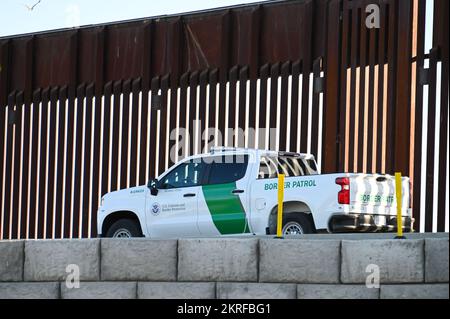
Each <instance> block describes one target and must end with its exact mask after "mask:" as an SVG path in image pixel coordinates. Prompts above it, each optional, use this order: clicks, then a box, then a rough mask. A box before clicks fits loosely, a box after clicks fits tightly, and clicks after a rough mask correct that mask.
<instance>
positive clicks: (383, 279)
mask: <svg viewBox="0 0 450 319" xmlns="http://www.w3.org/2000/svg"><path fill="white" fill-rule="evenodd" d="M330 238H331V239H325V240H322V239H283V240H279V239H273V238H220V239H217V238H202V239H179V240H176V239H173V240H151V239H144V238H139V239H82V240H79V239H77V240H25V241H23V240H22V241H20V240H17V241H0V299H2V298H120V299H122V298H150V299H151V298H173V299H195V298H201V299H209V298H219V299H251V298H258V299H276V298H281V299H295V298H305V299H317V298H332V299H344V298H349V299H378V298H388V299H395V298H433V299H434V298H449V280H448V277H449V276H448V274H449V260H448V259H449V247H448V242H449V239H448V234H447V235H446V236H445V237H443V238H426V239H406V240H389V239H375V240H348V239H335V238H336V237H330ZM333 238H334V239H333ZM68 265H76V266H77V267H78V269H79V279H80V283H79V287H78V288H71V286H70V285H67V284H66V280H69V279H71V278H72V277H73V275H74V273H73V272H72V270H73V268H70V266H69V267H68ZM369 265H372V266H369ZM373 265H376V267H378V270H376V271H377V272H379V278H380V286H379V287H376V288H367V287H366V280H367V278H368V276H369V275H371V274H373V271H374V270H373V269H374V268H373V267H374V266H373ZM368 266H369V271H368V268H367V267H368ZM72 267H73V266H72ZM371 267H372V268H371ZM71 276H72V277H71ZM70 283H72V284H73V282H72V281H70V280H69V284H70Z"/></svg>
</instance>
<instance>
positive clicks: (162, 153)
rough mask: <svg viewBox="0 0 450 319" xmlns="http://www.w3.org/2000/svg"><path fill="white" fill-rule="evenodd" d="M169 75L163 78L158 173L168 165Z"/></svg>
mask: <svg viewBox="0 0 450 319" xmlns="http://www.w3.org/2000/svg"><path fill="white" fill-rule="evenodd" d="M169 81H170V77H169V75H165V76H163V77H162V79H161V102H162V104H161V117H160V123H159V165H158V175H159V174H161V173H163V172H164V171H165V170H166V169H167V167H165V164H166V158H167V156H168V154H166V146H167V143H168V138H169V136H168V135H167V119H168V116H169V112H170V110H169V108H170V105H169V104H168V90H169V84H170V82H169Z"/></svg>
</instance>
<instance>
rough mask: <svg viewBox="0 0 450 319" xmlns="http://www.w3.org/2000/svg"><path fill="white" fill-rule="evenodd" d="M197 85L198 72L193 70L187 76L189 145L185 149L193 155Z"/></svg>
mask: <svg viewBox="0 0 450 319" xmlns="http://www.w3.org/2000/svg"><path fill="white" fill-rule="evenodd" d="M197 85H198V72H193V73H192V74H191V76H190V78H189V90H190V92H189V106H188V107H189V119H188V125H189V131H188V132H186V133H188V134H189V135H188V138H189V146H188V150H187V153H186V154H187V155H193V154H194V145H195V144H194V143H195V127H194V124H195V123H194V120H195V117H196V115H197V114H196V105H197Z"/></svg>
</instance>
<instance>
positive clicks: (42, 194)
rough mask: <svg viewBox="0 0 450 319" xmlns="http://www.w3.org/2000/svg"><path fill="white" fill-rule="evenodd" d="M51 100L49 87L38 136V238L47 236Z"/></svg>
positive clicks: (43, 93) (44, 100)
mask: <svg viewBox="0 0 450 319" xmlns="http://www.w3.org/2000/svg"><path fill="white" fill-rule="evenodd" d="M48 102H49V89H48V88H47V89H45V90H43V91H42V105H41V110H40V111H41V113H42V115H41V119H40V122H41V125H40V127H41V129H40V133H39V136H38V138H39V139H40V142H41V148H40V160H39V163H40V164H39V166H40V167H39V195H38V196H39V206H38V230H37V238H45V234H44V222H46V221H45V217H44V216H45V214H46V213H47V212H46V211H45V206H44V205H45V188H46V185H45V179H46V172H45V167H46V160H47V158H46V152H47V112H48V110H49V108H48Z"/></svg>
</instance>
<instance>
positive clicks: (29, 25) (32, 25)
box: [0, 0, 260, 37]
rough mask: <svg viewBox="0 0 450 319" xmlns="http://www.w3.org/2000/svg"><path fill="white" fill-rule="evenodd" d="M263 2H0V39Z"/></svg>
mask: <svg viewBox="0 0 450 319" xmlns="http://www.w3.org/2000/svg"><path fill="white" fill-rule="evenodd" d="M258 1H260V0H163V1H161V0H127V1H124V0H41V3H39V4H38V5H36V6H35V7H34V9H33V10H29V9H28V8H27V7H26V6H29V7H31V6H32V5H33V4H35V3H36V2H38V0H0V37H1V36H8V35H14V34H22V33H30V32H37V31H44V30H52V29H60V28H67V27H74V26H83V25H88V24H96V23H103V22H111V21H120V20H127V19H134V18H142V17H151V16H157V15H164V14H174V13H181V12H188V11H196V10H203V9H209V8H216V7H222V6H229V5H236V4H242V3H251V2H258Z"/></svg>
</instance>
